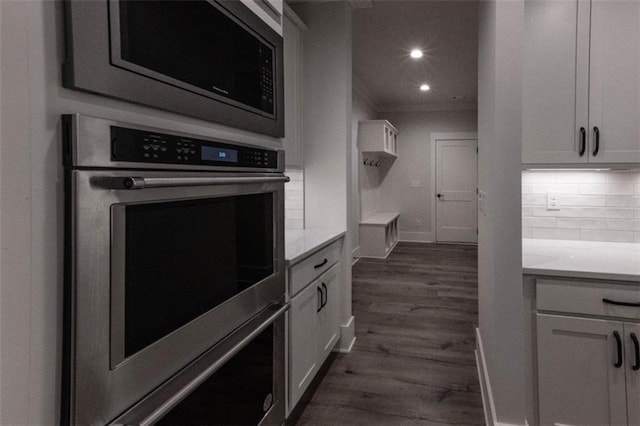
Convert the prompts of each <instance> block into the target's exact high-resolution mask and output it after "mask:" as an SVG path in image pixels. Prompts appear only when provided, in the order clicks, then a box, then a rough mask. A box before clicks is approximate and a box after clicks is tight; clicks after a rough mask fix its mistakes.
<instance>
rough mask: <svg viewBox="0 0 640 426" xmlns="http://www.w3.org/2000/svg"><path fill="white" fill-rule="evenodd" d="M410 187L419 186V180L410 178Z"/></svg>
mask: <svg viewBox="0 0 640 426" xmlns="http://www.w3.org/2000/svg"><path fill="white" fill-rule="evenodd" d="M411 187H412V188H420V181H419V180H412V181H411Z"/></svg>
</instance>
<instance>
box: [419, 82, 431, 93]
mask: <svg viewBox="0 0 640 426" xmlns="http://www.w3.org/2000/svg"><path fill="white" fill-rule="evenodd" d="M429 89H431V87H429V85H428V84H423V85H422V86H420V90H422V91H423V92H426V91H427V90H429Z"/></svg>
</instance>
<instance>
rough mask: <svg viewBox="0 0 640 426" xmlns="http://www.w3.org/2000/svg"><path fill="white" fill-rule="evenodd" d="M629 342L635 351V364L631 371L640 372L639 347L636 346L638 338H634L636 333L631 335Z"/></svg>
mask: <svg viewBox="0 0 640 426" xmlns="http://www.w3.org/2000/svg"><path fill="white" fill-rule="evenodd" d="M631 341H632V342H633V348H634V349H635V351H636V363H635V365H634V366H633V367H631V369H632V370H633V371H638V370H640V345H639V344H638V336H636V333H631Z"/></svg>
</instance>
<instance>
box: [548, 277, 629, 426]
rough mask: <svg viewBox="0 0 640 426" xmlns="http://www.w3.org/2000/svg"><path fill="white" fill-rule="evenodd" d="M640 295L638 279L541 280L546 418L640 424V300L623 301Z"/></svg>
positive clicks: (553, 421) (554, 421) (555, 421)
mask: <svg viewBox="0 0 640 426" xmlns="http://www.w3.org/2000/svg"><path fill="white" fill-rule="evenodd" d="M639 296H640V285H638V286H636V285H633V284H630V283H628V284H613V283H607V282H599V281H566V280H550V279H537V280H536V307H537V312H536V314H535V316H536V333H535V335H536V336H537V338H536V352H537V385H538V386H537V387H538V414H539V423H540V424H541V425H542V424H543V425H547V424H567V425H569V424H572V425H579V424H580V425H581V424H598V425H638V424H640V404H639V402H640V348H639V347H638V344H637V341H638V340H637V339H638V338H640V324H639V323H637V320H638V319H639V318H640V312H638V311H640V307H638V306H624V305H622V304H629V303H637V302H639V301H640V297H639ZM621 303H622V304H621ZM577 315H580V316H577Z"/></svg>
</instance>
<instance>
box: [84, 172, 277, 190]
mask: <svg viewBox="0 0 640 426" xmlns="http://www.w3.org/2000/svg"><path fill="white" fill-rule="evenodd" d="M271 182H289V177H288V176H282V175H275V176H251V177H248V176H247V177H244V176H243V177H157V178H155V177H154V178H143V177H135V176H126V177H108V178H104V177H103V178H98V179H97V180H96V183H97V184H98V185H99V186H102V187H105V188H107V189H145V188H169V187H180V186H210V185H233V184H250V183H271Z"/></svg>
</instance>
